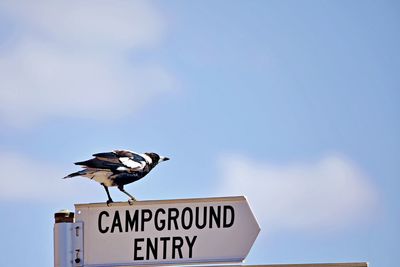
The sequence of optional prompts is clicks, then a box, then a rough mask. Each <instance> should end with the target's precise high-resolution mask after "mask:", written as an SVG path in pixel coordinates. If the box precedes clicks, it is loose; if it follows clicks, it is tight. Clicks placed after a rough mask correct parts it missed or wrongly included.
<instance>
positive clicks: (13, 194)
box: [0, 151, 105, 201]
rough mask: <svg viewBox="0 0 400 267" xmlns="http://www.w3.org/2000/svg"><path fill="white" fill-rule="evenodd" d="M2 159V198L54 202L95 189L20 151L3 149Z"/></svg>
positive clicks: (0, 195) (0, 189)
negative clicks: (72, 179) (74, 180)
mask: <svg viewBox="0 0 400 267" xmlns="http://www.w3.org/2000/svg"><path fill="white" fill-rule="evenodd" d="M0 162H1V166H2V168H1V171H2V172H1V179H0V183H1V186H0V199H2V200H36V201H37V200H39V201H48V200H53V201H55V200H65V199H71V198H74V196H75V197H76V196H82V195H88V192H90V191H93V192H96V191H95V190H88V188H89V187H88V186H89V185H88V184H90V183H81V184H79V186H76V183H73V182H68V181H66V180H63V179H61V178H62V177H64V176H65V175H66V173H65V172H64V171H63V168H60V166H58V167H57V166H52V165H50V164H49V165H47V164H44V163H43V162H40V161H37V160H32V159H30V158H27V157H25V156H23V155H21V154H18V153H14V152H4V151H3V152H1V153H0ZM64 169H65V168H64ZM99 192H101V188H99ZM104 194H105V193H104Z"/></svg>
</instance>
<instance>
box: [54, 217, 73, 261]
mask: <svg viewBox="0 0 400 267" xmlns="http://www.w3.org/2000/svg"><path fill="white" fill-rule="evenodd" d="M54 219H55V223H54V267H72V266H73V251H72V249H73V248H72V246H73V244H72V231H73V224H74V213H73V212H70V211H69V210H61V211H59V212H56V213H55V214H54Z"/></svg>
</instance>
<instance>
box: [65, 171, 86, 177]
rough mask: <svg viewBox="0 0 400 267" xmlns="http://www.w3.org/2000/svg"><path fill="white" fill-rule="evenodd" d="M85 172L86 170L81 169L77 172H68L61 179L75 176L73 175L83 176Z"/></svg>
mask: <svg viewBox="0 0 400 267" xmlns="http://www.w3.org/2000/svg"><path fill="white" fill-rule="evenodd" d="M85 174H87V170H81V171H78V172H73V173H71V174H68V175H67V176H65V177H63V179H66V178H72V177H75V176H83V175H85Z"/></svg>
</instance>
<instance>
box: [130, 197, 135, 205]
mask: <svg viewBox="0 0 400 267" xmlns="http://www.w3.org/2000/svg"><path fill="white" fill-rule="evenodd" d="M135 201H136V199H135V198H131V199H128V203H129V205H133V202H135Z"/></svg>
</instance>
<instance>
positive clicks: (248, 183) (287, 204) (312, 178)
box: [219, 155, 377, 232]
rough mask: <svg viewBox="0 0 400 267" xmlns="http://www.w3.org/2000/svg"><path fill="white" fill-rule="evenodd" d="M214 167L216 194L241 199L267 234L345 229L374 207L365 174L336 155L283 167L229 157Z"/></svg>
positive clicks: (374, 194)
mask: <svg viewBox="0 0 400 267" xmlns="http://www.w3.org/2000/svg"><path fill="white" fill-rule="evenodd" d="M220 168H221V183H220V187H219V193H220V194H224V195H246V196H247V197H248V198H249V201H250V204H251V205H252V206H253V207H254V212H255V214H256V217H257V218H258V219H259V221H260V223H261V224H262V226H263V228H264V229H266V231H267V232H268V231H274V230H279V229H280V230H282V229H293V230H297V229H301V230H311V229H312V230H315V229H331V228H332V227H334V228H338V227H343V226H347V225H351V224H353V223H356V222H360V221H361V220H362V219H365V218H366V216H367V215H369V214H370V213H371V211H372V210H373V209H374V208H375V205H376V204H377V192H376V190H375V188H374V186H373V185H371V183H370V182H369V181H368V178H367V177H366V176H365V174H364V173H363V172H362V171H361V170H360V169H359V168H358V167H357V166H355V164H354V163H352V162H351V161H350V160H348V159H346V158H345V157H341V156H337V155H333V156H328V157H325V158H323V159H321V160H319V161H318V162H315V163H310V164H305V163H298V164H289V165H286V166H277V165H274V164H270V163H266V162H264V163H261V162H255V161H253V160H251V159H249V158H246V157H243V156H235V155H230V156H225V157H223V159H221V161H220Z"/></svg>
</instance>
